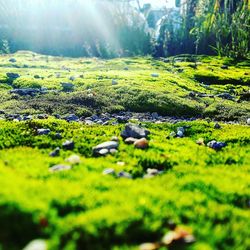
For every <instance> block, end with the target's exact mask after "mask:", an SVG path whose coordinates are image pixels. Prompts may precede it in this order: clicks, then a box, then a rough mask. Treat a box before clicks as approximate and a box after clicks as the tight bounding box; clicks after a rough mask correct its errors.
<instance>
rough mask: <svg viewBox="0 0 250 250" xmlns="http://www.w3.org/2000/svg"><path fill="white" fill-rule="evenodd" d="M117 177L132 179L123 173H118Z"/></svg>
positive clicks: (129, 175)
mask: <svg viewBox="0 0 250 250" xmlns="http://www.w3.org/2000/svg"><path fill="white" fill-rule="evenodd" d="M117 177H120V178H127V179H132V175H131V174H129V173H127V172H124V171H121V172H119V173H118V175H117Z"/></svg>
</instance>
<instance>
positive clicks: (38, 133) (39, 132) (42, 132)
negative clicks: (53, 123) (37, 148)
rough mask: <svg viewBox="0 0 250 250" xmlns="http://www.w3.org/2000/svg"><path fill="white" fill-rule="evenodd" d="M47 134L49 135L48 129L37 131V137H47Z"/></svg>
mask: <svg viewBox="0 0 250 250" xmlns="http://www.w3.org/2000/svg"><path fill="white" fill-rule="evenodd" d="M49 133H50V129H44V128H41V129H38V130H37V135H48V134H49Z"/></svg>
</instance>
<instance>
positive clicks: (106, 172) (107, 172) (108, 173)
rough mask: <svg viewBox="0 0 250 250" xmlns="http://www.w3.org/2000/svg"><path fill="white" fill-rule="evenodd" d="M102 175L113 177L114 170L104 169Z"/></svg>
mask: <svg viewBox="0 0 250 250" xmlns="http://www.w3.org/2000/svg"><path fill="white" fill-rule="evenodd" d="M102 174H103V175H115V170H114V169H113V168H106V169H104V170H103V172H102Z"/></svg>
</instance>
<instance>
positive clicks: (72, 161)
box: [65, 155, 81, 165]
mask: <svg viewBox="0 0 250 250" xmlns="http://www.w3.org/2000/svg"><path fill="white" fill-rule="evenodd" d="M65 161H66V162H68V163H70V164H72V165H76V164H80V163H81V158H80V156H78V155H71V156H70V157H69V158H67V159H66V160H65Z"/></svg>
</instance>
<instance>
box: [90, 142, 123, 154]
mask: <svg viewBox="0 0 250 250" xmlns="http://www.w3.org/2000/svg"><path fill="white" fill-rule="evenodd" d="M118 147H119V143H118V142H116V141H107V142H104V143H101V144H99V145H97V146H96V147H94V148H93V154H94V155H107V154H108V153H112V152H114V151H111V149H112V150H113V149H115V150H117V149H118Z"/></svg>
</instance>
